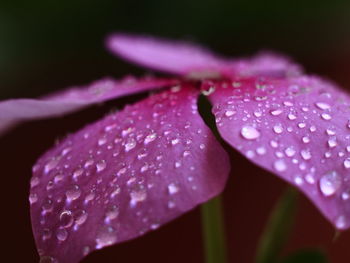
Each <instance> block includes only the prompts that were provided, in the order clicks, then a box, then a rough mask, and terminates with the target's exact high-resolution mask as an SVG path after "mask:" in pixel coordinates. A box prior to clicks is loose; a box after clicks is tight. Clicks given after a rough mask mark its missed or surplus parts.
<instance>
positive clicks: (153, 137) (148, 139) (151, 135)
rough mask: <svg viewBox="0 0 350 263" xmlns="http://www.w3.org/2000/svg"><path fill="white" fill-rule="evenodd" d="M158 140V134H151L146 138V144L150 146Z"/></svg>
mask: <svg viewBox="0 0 350 263" xmlns="http://www.w3.org/2000/svg"><path fill="white" fill-rule="evenodd" d="M156 138H157V134H156V133H152V134H149V135H147V136H146V138H145V140H144V144H149V143H150V142H153V141H154V140H155V139H156Z"/></svg>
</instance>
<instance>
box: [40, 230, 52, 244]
mask: <svg viewBox="0 0 350 263" xmlns="http://www.w3.org/2000/svg"><path fill="white" fill-rule="evenodd" d="M51 236H52V233H51V230H50V229H48V228H44V230H43V235H42V239H43V240H44V241H45V240H48V239H50V238H51Z"/></svg>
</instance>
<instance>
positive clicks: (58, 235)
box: [56, 228, 68, 241]
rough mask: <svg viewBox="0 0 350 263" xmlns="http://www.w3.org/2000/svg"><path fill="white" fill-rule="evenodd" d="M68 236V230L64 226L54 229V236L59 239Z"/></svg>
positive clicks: (64, 238)
mask: <svg viewBox="0 0 350 263" xmlns="http://www.w3.org/2000/svg"><path fill="white" fill-rule="evenodd" d="M67 237H68V232H67V230H66V229H64V228H59V229H57V231H56V238H57V239H58V240H59V241H65V240H66V239H67Z"/></svg>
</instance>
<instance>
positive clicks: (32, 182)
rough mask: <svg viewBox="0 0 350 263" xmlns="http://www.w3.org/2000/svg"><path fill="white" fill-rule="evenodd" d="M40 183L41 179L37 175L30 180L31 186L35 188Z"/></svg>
mask: <svg viewBox="0 0 350 263" xmlns="http://www.w3.org/2000/svg"><path fill="white" fill-rule="evenodd" d="M39 183H40V179H39V177H37V176H33V177H32V179H31V180H30V187H31V188H33V187H35V186H37V185H38V184H39Z"/></svg>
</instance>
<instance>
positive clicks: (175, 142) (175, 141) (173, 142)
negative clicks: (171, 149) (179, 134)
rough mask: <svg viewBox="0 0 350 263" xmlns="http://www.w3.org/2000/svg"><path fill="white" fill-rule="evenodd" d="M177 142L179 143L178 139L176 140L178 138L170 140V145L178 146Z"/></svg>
mask: <svg viewBox="0 0 350 263" xmlns="http://www.w3.org/2000/svg"><path fill="white" fill-rule="evenodd" d="M179 142H180V139H178V138H176V139H173V140H171V144H172V145H176V144H178V143H179Z"/></svg>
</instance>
